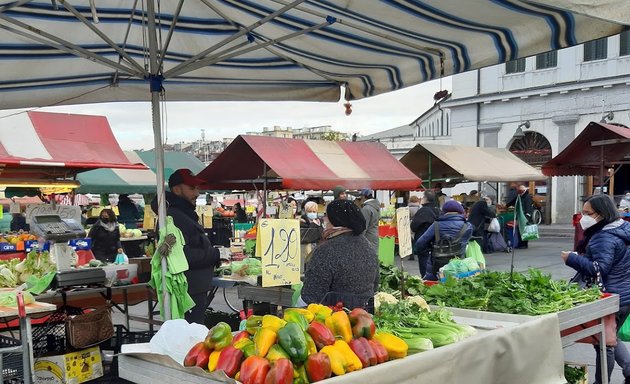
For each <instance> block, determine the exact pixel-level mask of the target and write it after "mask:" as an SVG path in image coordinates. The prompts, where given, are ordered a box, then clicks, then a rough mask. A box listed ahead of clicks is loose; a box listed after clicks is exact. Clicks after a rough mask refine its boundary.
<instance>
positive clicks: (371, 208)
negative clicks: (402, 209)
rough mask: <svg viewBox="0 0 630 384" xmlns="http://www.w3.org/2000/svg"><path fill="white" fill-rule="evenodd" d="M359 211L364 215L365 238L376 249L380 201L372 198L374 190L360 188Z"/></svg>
mask: <svg viewBox="0 0 630 384" xmlns="http://www.w3.org/2000/svg"><path fill="white" fill-rule="evenodd" d="M359 199H360V201H361V212H362V213H363V217H365V232H364V233H363V234H364V235H365V238H366V239H368V241H369V242H370V243H371V244H372V245H373V246H374V248H375V249H376V250H377V251H378V221H379V220H380V219H381V203H379V202H378V200H376V199H375V198H374V191H373V190H371V189H369V188H364V189H362V190H361V195H360V197H359Z"/></svg>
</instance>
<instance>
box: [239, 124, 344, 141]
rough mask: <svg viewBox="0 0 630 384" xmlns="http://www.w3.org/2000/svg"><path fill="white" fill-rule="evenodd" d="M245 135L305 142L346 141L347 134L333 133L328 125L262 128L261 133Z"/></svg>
mask: <svg viewBox="0 0 630 384" xmlns="http://www.w3.org/2000/svg"><path fill="white" fill-rule="evenodd" d="M247 134H248V135H258V136H270V137H284V138H293V139H306V140H335V141H344V140H348V134H347V133H345V132H340V131H335V130H333V129H332V127H331V126H330V125H322V126H318V127H304V128H292V127H280V126H277V125H276V126H273V127H264V128H263V130H262V132H247Z"/></svg>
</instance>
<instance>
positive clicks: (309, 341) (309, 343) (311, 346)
mask: <svg viewBox="0 0 630 384" xmlns="http://www.w3.org/2000/svg"><path fill="white" fill-rule="evenodd" d="M304 336H306V350H307V351H308V354H309V355H313V354H315V353H317V346H316V345H315V341H314V340H313V338H312V337H311V335H309V334H308V332H304Z"/></svg>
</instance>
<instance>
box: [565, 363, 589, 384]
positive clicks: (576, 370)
mask: <svg viewBox="0 0 630 384" xmlns="http://www.w3.org/2000/svg"><path fill="white" fill-rule="evenodd" d="M585 376H586V367H584V366H574V365H569V364H565V365H564V378H565V379H566V380H567V384H580V383H581V382H582V380H583V379H584V377H585Z"/></svg>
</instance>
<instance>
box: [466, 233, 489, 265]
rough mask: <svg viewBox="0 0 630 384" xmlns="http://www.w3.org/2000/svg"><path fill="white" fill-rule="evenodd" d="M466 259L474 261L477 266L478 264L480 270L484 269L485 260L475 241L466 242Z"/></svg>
mask: <svg viewBox="0 0 630 384" xmlns="http://www.w3.org/2000/svg"><path fill="white" fill-rule="evenodd" d="M466 257H470V258H472V259H474V260H475V261H476V262H477V264H479V268H480V269H486V258H485V257H484V256H483V252H482V251H481V247H480V246H479V244H478V243H477V242H476V241H474V240H471V241H469V242H468V245H467V246H466Z"/></svg>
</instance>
